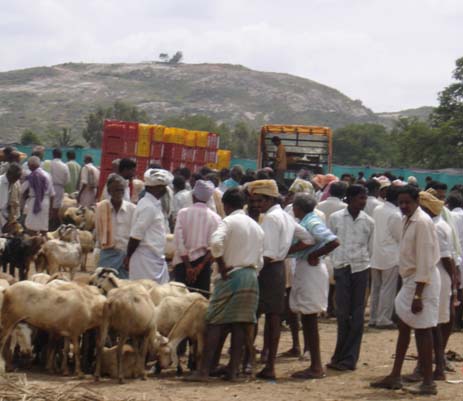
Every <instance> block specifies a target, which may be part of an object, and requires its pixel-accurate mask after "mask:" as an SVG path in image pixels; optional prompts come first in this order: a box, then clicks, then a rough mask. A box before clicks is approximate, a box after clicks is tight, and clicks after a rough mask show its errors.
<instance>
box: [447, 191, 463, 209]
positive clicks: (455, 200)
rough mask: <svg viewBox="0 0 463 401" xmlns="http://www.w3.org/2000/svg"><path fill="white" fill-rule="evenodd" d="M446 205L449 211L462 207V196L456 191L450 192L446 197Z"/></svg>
mask: <svg viewBox="0 0 463 401" xmlns="http://www.w3.org/2000/svg"><path fill="white" fill-rule="evenodd" d="M447 205H448V206H449V208H450V209H451V210H453V209H455V208H457V207H462V205H463V196H462V195H461V193H460V192H458V191H452V192H450V193H449V195H448V196H447Z"/></svg>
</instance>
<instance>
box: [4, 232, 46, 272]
mask: <svg viewBox="0 0 463 401" xmlns="http://www.w3.org/2000/svg"><path fill="white" fill-rule="evenodd" d="M44 242H45V239H44V238H43V237H42V236H41V235H37V236H33V237H29V236H27V235H22V236H17V237H13V238H9V239H8V240H7V242H6V244H5V250H4V251H3V255H2V259H3V261H2V264H3V272H4V273H6V268H7V265H8V264H9V265H10V269H9V272H10V274H11V275H12V276H13V277H14V275H15V267H17V268H18V270H19V280H26V279H27V275H28V273H29V265H30V263H31V262H32V261H33V260H34V258H35V257H36V256H37V254H38V253H39V251H40V248H41V246H42V244H43V243H44Z"/></svg>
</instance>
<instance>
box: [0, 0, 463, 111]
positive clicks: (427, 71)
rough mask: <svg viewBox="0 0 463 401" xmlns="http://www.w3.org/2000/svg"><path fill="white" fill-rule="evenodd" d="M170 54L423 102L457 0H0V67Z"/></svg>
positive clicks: (431, 89) (462, 26)
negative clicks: (179, 51)
mask: <svg viewBox="0 0 463 401" xmlns="http://www.w3.org/2000/svg"><path fill="white" fill-rule="evenodd" d="M177 50H181V51H182V52H183V54H184V62H186V63H231V64H241V65H244V66H246V67H249V68H252V69H255V70H260V71H274V72H282V73H289V74H294V75H298V76H301V77H305V78H309V79H311V80H314V81H317V82H319V83H322V84H325V85H328V86H331V87H333V88H336V89H338V90H340V91H341V92H343V93H344V94H346V95H347V96H349V97H351V98H352V99H360V100H361V101H362V102H363V104H364V105H365V106H367V107H369V108H371V109H372V110H374V111H375V112H383V111H397V110H403V109H407V108H415V107H420V106H424V105H430V106H432V105H436V104H437V96H438V92H439V91H441V90H442V89H443V88H444V87H445V86H447V85H448V84H449V83H451V82H452V78H451V75H452V71H453V69H454V67H455V60H456V59H457V58H459V57H462V56H463V1H462V0H285V1H282V0H273V1H269V0H265V1H264V0H215V1H214V0H190V1H188V0H112V1H110V0H0V71H9V70H14V69H20V68H29V67H36V66H44V65H47V66H49V65H55V64H60V63H64V62H71V61H72V62H95V63H112V62H127V63H136V62H141V61H147V60H157V59H158V56H159V54H160V53H169V54H173V53H175V52H176V51H177Z"/></svg>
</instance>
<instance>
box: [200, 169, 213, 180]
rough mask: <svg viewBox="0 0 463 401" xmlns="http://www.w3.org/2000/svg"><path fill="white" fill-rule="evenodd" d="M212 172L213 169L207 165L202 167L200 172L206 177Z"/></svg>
mask: <svg viewBox="0 0 463 401" xmlns="http://www.w3.org/2000/svg"><path fill="white" fill-rule="evenodd" d="M211 173H212V170H211V169H210V168H209V167H207V166H204V167H201V170H199V174H201V175H202V176H203V177H206V175H208V174H211Z"/></svg>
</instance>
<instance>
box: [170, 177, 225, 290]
mask: <svg viewBox="0 0 463 401" xmlns="http://www.w3.org/2000/svg"><path fill="white" fill-rule="evenodd" d="M214 189H215V187H214V184H213V183H212V182H210V181H204V180H197V181H196V183H195V186H194V188H193V202H194V203H193V205H192V206H190V207H188V208H184V209H181V210H180V211H179V212H178V215H177V222H176V224H175V230H174V244H175V255H174V259H173V261H172V263H173V264H174V266H175V270H174V274H175V280H176V281H179V282H181V283H185V284H187V285H188V286H190V287H192V288H196V289H198V290H200V291H202V292H203V294H207V293H208V292H209V290H210V288H209V287H210V283H211V263H212V256H211V253H210V252H209V249H208V248H209V241H210V239H211V235H212V233H213V232H214V231H215V230H216V229H217V226H218V225H219V223H220V221H221V220H222V219H221V218H220V216H219V215H218V214H217V213H214V212H213V211H212V210H211V209H209V208H208V207H207V202H208V201H209V199H210V198H211V197H212V194H213V192H214Z"/></svg>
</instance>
